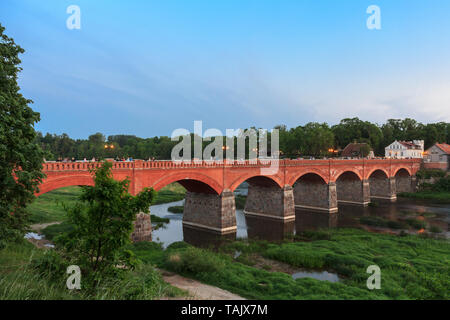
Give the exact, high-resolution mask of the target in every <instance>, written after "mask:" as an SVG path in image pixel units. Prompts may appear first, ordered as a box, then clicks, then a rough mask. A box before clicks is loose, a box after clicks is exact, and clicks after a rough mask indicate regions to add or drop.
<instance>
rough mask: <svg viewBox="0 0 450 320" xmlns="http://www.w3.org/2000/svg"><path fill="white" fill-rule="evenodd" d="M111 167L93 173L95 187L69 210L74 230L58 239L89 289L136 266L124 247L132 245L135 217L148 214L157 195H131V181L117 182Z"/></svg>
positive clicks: (84, 192)
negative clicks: (129, 190) (104, 279)
mask: <svg viewBox="0 0 450 320" xmlns="http://www.w3.org/2000/svg"><path fill="white" fill-rule="evenodd" d="M111 168H112V164H111V163H110V162H107V161H105V162H103V164H102V165H101V166H100V167H99V168H96V169H95V170H94V174H95V177H94V181H95V185H94V186H83V187H82V188H83V190H82V194H81V196H80V202H79V203H78V204H77V205H75V206H74V207H73V208H70V209H69V210H68V221H69V223H70V224H72V225H73V226H74V229H73V230H72V231H70V232H69V233H67V234H65V235H63V236H61V237H60V238H59V239H57V242H59V243H61V244H62V245H63V247H64V248H65V251H66V254H67V257H70V260H71V263H72V264H76V265H78V266H79V267H80V269H81V271H82V275H83V279H84V280H83V283H84V284H85V285H87V286H88V287H95V286H97V285H98V284H99V283H100V281H101V280H102V279H103V278H108V277H112V276H118V275H120V273H121V272H123V271H124V270H126V269H129V268H133V267H134V266H135V263H134V261H133V255H132V253H131V251H127V250H125V249H124V246H125V245H127V244H129V243H130V236H131V233H132V231H133V221H134V220H135V218H136V214H138V213H139V212H145V213H148V212H149V209H150V204H151V202H152V199H153V198H154V194H155V193H154V190H153V189H144V190H143V191H142V192H141V193H139V194H138V195H137V196H132V195H131V194H129V193H128V186H129V181H128V180H127V179H125V180H122V181H118V180H115V179H114V178H113V176H112V170H111ZM117 266H121V267H120V268H117Z"/></svg>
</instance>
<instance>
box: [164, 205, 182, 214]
mask: <svg viewBox="0 0 450 320" xmlns="http://www.w3.org/2000/svg"><path fill="white" fill-rule="evenodd" d="M167 211H169V212H172V213H183V212H184V206H172V207H169V208H168V209H167Z"/></svg>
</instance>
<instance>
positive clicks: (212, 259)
mask: <svg viewBox="0 0 450 320" xmlns="http://www.w3.org/2000/svg"><path fill="white" fill-rule="evenodd" d="M165 266H166V267H167V268H168V269H170V270H173V271H175V272H178V273H184V274H201V273H208V272H218V271H219V270H221V269H222V268H224V267H225V263H224V261H223V260H222V259H221V258H220V257H218V256H217V255H215V254H214V253H212V252H210V251H207V250H205V249H198V248H194V247H188V248H184V250H174V249H172V250H170V253H168V256H167V259H166V262H165Z"/></svg>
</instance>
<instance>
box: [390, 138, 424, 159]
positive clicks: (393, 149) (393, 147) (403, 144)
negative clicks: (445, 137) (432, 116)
mask: <svg viewBox="0 0 450 320" xmlns="http://www.w3.org/2000/svg"><path fill="white" fill-rule="evenodd" d="M423 147H424V141H423V140H413V141H397V140H395V141H394V142H392V143H391V144H390V145H388V146H387V147H386V148H384V151H385V157H386V158H396V159H405V158H422V157H423Z"/></svg>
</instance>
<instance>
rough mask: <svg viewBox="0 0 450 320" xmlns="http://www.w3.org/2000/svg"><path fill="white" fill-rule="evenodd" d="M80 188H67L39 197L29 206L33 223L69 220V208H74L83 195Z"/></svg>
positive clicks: (28, 209)
mask: <svg viewBox="0 0 450 320" xmlns="http://www.w3.org/2000/svg"><path fill="white" fill-rule="evenodd" d="M81 191H82V189H81V188H80V187H78V186H72V187H65V188H60V189H56V190H52V191H50V192H47V193H44V194H42V195H40V196H39V197H37V198H36V199H35V200H34V201H33V202H32V203H31V204H30V205H29V206H27V211H28V212H29V214H30V221H31V223H46V222H55V221H64V220H66V219H67V212H66V208H67V207H72V206H74V205H75V203H76V202H77V200H78V197H79V196H80V195H81Z"/></svg>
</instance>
